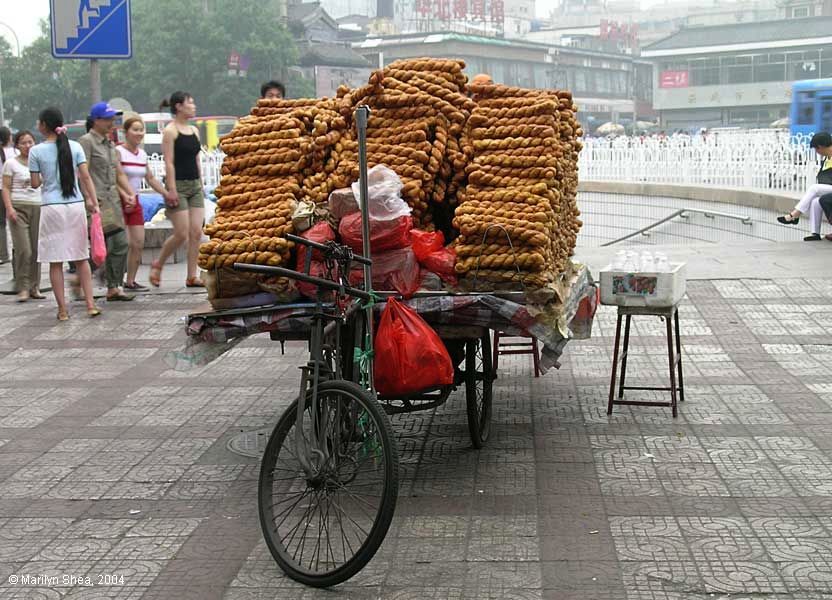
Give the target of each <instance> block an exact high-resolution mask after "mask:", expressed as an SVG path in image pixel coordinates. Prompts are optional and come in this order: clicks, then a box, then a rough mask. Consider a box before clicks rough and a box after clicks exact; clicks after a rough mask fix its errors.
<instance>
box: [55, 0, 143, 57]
mask: <svg viewBox="0 0 832 600" xmlns="http://www.w3.org/2000/svg"><path fill="white" fill-rule="evenodd" d="M50 1H51V5H52V11H51V13H50V22H51V24H52V56H54V57H55V58H131V57H132V55H133V44H132V35H131V33H132V32H131V29H130V0H50Z"/></svg>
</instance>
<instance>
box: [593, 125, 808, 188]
mask: <svg viewBox="0 0 832 600" xmlns="http://www.w3.org/2000/svg"><path fill="white" fill-rule="evenodd" d="M578 166H579V167H578V168H579V177H580V179H583V180H596V181H622V182H628V183H668V184H681V185H694V186H698V185H705V186H707V185H712V186H720V187H737V188H745V189H752V188H753V189H760V190H776V191H782V192H802V191H803V190H805V188H806V186H807V185H811V184H812V183H814V179H815V175H816V174H817V169H818V162H817V156H816V154H815V151H814V150H812V149H811V148H809V144H808V139H806V138H797V139H795V138H792V137H791V136H789V134H788V132H780V131H775V130H769V131H755V132H747V133H723V134H713V135H709V136H701V135H699V136H688V135H674V136H671V137H658V136H656V137H646V138H639V137H619V138H614V139H606V138H588V139H585V140H584V148H583V150H582V152H581V155H580V159H579V162H578Z"/></svg>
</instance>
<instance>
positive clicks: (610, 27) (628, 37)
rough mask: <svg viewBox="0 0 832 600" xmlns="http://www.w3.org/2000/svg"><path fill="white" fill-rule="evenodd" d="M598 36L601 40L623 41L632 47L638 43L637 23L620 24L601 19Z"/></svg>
mask: <svg viewBox="0 0 832 600" xmlns="http://www.w3.org/2000/svg"><path fill="white" fill-rule="evenodd" d="M600 37H601V39H602V40H610V41H613V42H624V43H626V44H627V45H628V46H629V47H631V48H634V47H636V46H637V45H638V23H629V24H627V23H624V24H620V23H616V22H615V21H607V20H606V19H601V31H600Z"/></svg>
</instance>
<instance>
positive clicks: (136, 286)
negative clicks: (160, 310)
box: [124, 281, 148, 292]
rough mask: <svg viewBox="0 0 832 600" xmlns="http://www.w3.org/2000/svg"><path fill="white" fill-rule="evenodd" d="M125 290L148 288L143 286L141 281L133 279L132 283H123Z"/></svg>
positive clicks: (140, 290)
mask: <svg viewBox="0 0 832 600" xmlns="http://www.w3.org/2000/svg"><path fill="white" fill-rule="evenodd" d="M124 289H125V290H131V291H133V292H146V291H147V290H148V288H147V287H146V286H143V285H142V284H141V283H139V282H137V281H134V282H133V283H125V284H124Z"/></svg>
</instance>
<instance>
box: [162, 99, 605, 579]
mask: <svg viewBox="0 0 832 600" xmlns="http://www.w3.org/2000/svg"><path fill="white" fill-rule="evenodd" d="M366 119H367V115H366V112H363V111H362V109H361V108H360V109H359V111H358V113H357V119H356V121H357V124H358V134H359V164H360V172H361V173H362V177H361V178H360V182H361V184H362V185H361V194H360V197H361V207H362V213H363V215H364V244H365V246H364V253H363V256H359V255H355V254H353V252H352V251H351V250H350V248H349V247H347V246H343V245H340V244H337V243H335V242H328V243H326V244H318V243H316V242H311V241H309V240H306V239H303V238H298V237H294V236H290V237H291V240H292V241H294V242H295V243H297V244H305V245H307V246H310V252H308V253H307V255H310V254H311V249H312V248H314V249H316V250H317V251H319V252H321V254H322V256H323V258H324V263H325V264H326V271H327V273H326V275H327V276H326V278H319V277H313V276H311V275H309V274H308V262H307V272H306V273H301V272H296V271H292V270H288V269H284V268H280V267H268V266H263V265H245V264H236V265H235V269H238V270H241V271H248V272H257V273H263V274H268V275H270V276H281V277H289V278H292V279H296V280H300V281H304V282H306V283H311V284H313V285H315V286H316V287H317V289H318V295H317V300H316V301H315V302H307V303H297V304H272V305H268V306H257V307H252V308H244V309H233V310H221V311H213V310H207V311H204V312H195V313H193V314H191V315H189V317H188V333H189V335H190V342H189V345H188V347H186V349H185V351H184V352H181V353H178V354H177V355H176V356H175V358H176V359H177V362H180V363H181V362H184V363H187V364H194V363H197V364H200V363H201V364H204V363H206V362H209V361H210V360H212V359H213V358H214V357H216V356H217V355H219V354H220V353H222V352H223V351H225V350H228V349H230V348H231V347H233V346H234V345H235V343H236V342H237V341H239V340H241V339H244V338H245V337H246V336H248V335H251V334H255V333H266V332H267V333H269V335H270V337H271V338H272V339H273V340H276V341H280V342H285V341H287V340H303V341H307V342H308V344H309V360H308V362H307V363H306V364H305V365H304V366H302V367H301V383H300V390H299V394H298V396H297V398H296V399H295V400H294V401H293V402H292V404H291V405H290V406H289V407H288V408H287V409H286V411H285V412H284V413H283V415H282V416H281V417H280V419H279V420H278V422H277V425H276V426H275V428H274V430H273V431H272V434H271V436H270V437H269V441H268V444H267V446H266V449H265V452H264V454H263V458H262V463H261V470H260V480H259V494H258V499H259V513H260V522H261V527H262V530H263V534H264V537H265V540H266V543H267V545H268V547H269V549H270V551H271V553H272V555H273V557H274V558H275V560H276V562H277V563H278V564H279V565H280V567H281V568H282V569H283V570H284V572H286V574H287V575H289V576H290V577H292V578H294V579H296V580H298V581H300V582H303V583H305V584H308V585H312V586H317V587H327V586H332V585H336V584H338V583H341V582H343V581H345V580H347V579H349V578H350V577H352V576H353V575H355V574H356V573H357V572H358V571H360V570H361V569H362V568H363V567H364V566H365V565H366V564H367V563H368V562H369V561H370V559H371V558H372V557H373V555H374V554H375V552H376V551H377V550H378V548H379V547H380V545H381V543H382V542H383V540H384V537H385V535H386V533H387V530H388V528H389V526H390V523H391V521H392V518H393V512H394V510H395V505H396V498H397V493H398V469H399V466H398V452H397V448H396V443H395V440H394V438H393V434H392V428H391V425H390V420H389V416H388V415H389V414H397V413H403V412H412V411H417V410H428V409H432V408H435V407H437V406H440V405H441V404H443V403H444V402H446V401H447V400H448V398H449V397H450V396H451V394H452V392H453V391H454V390H455V389H457V388H458V387H460V386H462V385H463V384H464V386H465V398H466V407H467V415H468V427H469V432H470V436H471V441H472V444H473V445H474V447H476V448H480V447H482V445H483V444H484V443H485V442H486V441H487V439H488V436H489V432H490V425H491V404H492V398H493V389H492V388H493V382H494V380H495V378H496V376H497V375H496V373H495V371H494V368H493V361H492V356H491V337H490V333H489V332H490V330H498V331H501V332H504V333H505V334H508V335H512V334H515V335H523V336H526V337H535V338H537V339H538V340H540V341H541V342H542V345H543V355H542V358H541V365H542V367H543V368H544V370H545V369H546V368H548V367H550V366H552V365H554V364H557V359H558V357H559V355H560V353H561V352H562V350H563V347H564V345H565V344H566V341H567V339H568V338H569V337H570V333H569V331H568V328H569V326H570V323H571V324H572V325H575V323H574V321H573V317H574V316H575V315H576V313H578V309H579V306H580V305H581V304H585V303H587V302H588V303H590V304H593V306H594V301H595V299H596V288H595V287H594V285H593V284H592V282H591V280H590V278H589V275H588V272H587V270H586V268H583V267H579V268H576V269H575V270H574V272H572V273H570V274H568V276H566V278H567V281H564V282H563V283H564V285H563V286H562V293H561V294H560V296H559V298H560V301H559V303H558V307H559V308H558V309H557V310H554V311H553V310H551V306H549V310H548V311H539V314H538V311H536V310H535V309H534V308H532V307H531V306H530V305H526V296H525V294H524V293H522V292H504V293H465V294H451V293H448V292H420V293H417V294H416V296H415V297H413V298H411V299H410V300H408V301H406V303H407V304H408V305H409V306H410V307H411V308H412V309H414V310H415V311H416V312H417V313H419V314H420V315H421V316H422V318H424V319H425V321H427V322H428V323H429V324H430V325H431V327H433V328H434V329H435V331H436V332H437V333H438V334H439V337H440V338H441V339H442V341H443V342H444V344H445V347H446V348H447V350H448V353H449V354H450V356H451V359H452V362H453V364H454V373H455V376H454V378H453V383H452V384H450V385H445V386H442V387H438V388H436V387H434V388H431V389H425V390H421V391H419V392H418V393H415V394H411V395H408V396H406V397H393V398H391V397H382V396H379V395H378V394H377V393H376V392H375V390H374V385H373V372H372V371H373V369H372V366H373V359H374V357H373V344H372V341H373V323H374V312H375V311H378V310H379V309H381V305H380V304H379V300H380V299H381V298H382V297H383V296H385V295H386V294H384V293H377V292H374V291H373V290H372V289H371V285H370V284H369V282H371V281H372V276H371V264H372V263H371V261H370V260H369V259H368V258H366V257H368V256H369V255H370V251H369V247H368V246H369V244H368V242H369V233H368V229H369V225H368V222H369V219H368V216H367V213H368V210H367V206H368V203H367V190H366V157H365V156H364V152H363V149H364V135H365V134H366V131H365V128H366ZM354 263H360V264H363V265H364V269H365V272H364V281H365V282H368V283H367V284H366V285H365V287H366V289H358V288H354V287H352V286H351V285H350V283H349V274H350V270H351V266H352V264H354ZM379 312H380V311H379ZM590 313H593V314H594V311H590ZM544 315H545V316H544ZM589 322H590V323H591V314H590V315H589ZM584 325H586V323H584ZM375 358H376V360H380V359H381V357H375Z"/></svg>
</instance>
